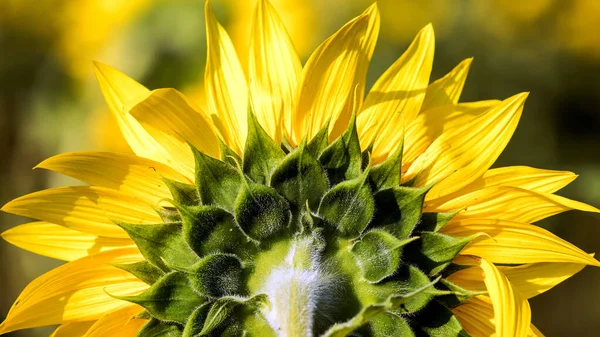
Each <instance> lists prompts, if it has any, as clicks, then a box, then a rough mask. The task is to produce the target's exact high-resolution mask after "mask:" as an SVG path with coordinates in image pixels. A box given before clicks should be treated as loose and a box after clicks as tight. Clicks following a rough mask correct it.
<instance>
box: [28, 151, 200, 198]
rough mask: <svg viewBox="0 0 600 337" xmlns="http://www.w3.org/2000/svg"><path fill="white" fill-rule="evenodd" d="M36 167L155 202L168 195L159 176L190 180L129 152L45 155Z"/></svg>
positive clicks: (184, 180)
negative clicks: (44, 158) (46, 156)
mask: <svg viewBox="0 0 600 337" xmlns="http://www.w3.org/2000/svg"><path fill="white" fill-rule="evenodd" d="M36 168H44V169H47V170H51V171H54V172H58V173H62V174H64V175H67V176H70V177H73V178H75V179H78V180H81V181H83V182H85V183H88V184H90V185H95V186H100V187H107V188H112V189H115V190H119V191H121V192H123V193H124V194H127V195H129V196H132V197H134V198H136V199H139V200H142V201H145V202H148V203H149V204H150V205H156V204H158V202H159V201H160V200H161V199H164V198H171V193H170V192H169V189H168V188H167V186H166V185H165V184H164V182H163V181H162V179H161V177H165V178H169V179H172V180H177V181H181V182H188V183H189V182H191V181H192V180H189V179H187V178H186V177H185V176H183V175H182V174H181V173H178V172H177V171H175V170H174V169H172V168H171V167H169V166H167V165H164V164H161V163H158V162H155V161H152V160H150V159H146V158H142V157H137V156H134V155H130V154H120V153H109V152H75V153H63V154H59V155H56V156H54V157H51V158H48V159H46V160H44V161H43V162H41V163H40V164H38V165H37V166H36Z"/></svg>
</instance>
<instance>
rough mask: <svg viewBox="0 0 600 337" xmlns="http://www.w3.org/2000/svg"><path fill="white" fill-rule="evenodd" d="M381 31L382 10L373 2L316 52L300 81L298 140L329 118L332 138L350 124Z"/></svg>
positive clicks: (296, 122) (319, 126)
mask: <svg viewBox="0 0 600 337" xmlns="http://www.w3.org/2000/svg"><path fill="white" fill-rule="evenodd" d="M378 34H379V10H378V8H377V5H376V4H373V5H371V6H370V7H369V8H368V9H367V10H366V11H365V12H364V13H362V14H361V15H360V16H358V17H356V18H354V19H352V20H351V21H350V22H348V23H347V24H346V25H344V26H343V27H342V28H340V30H338V31H337V32H336V33H335V34H333V35H332V36H330V37H329V38H328V39H327V40H325V41H324V42H323V43H321V45H320V46H319V47H317V49H316V50H315V51H314V52H313V54H312V55H311V56H310V58H309V59H308V61H307V62H306V65H305V66H304V71H303V73H302V80H301V82H300V89H299V90H300V92H299V98H298V105H297V106H296V110H295V113H294V118H293V119H294V135H293V136H294V138H293V140H294V141H295V143H298V142H299V141H300V140H301V139H302V137H303V136H306V137H308V139H311V138H312V137H313V136H314V135H315V134H316V133H317V132H318V131H319V130H320V129H321V128H322V127H323V125H325V123H327V121H329V120H331V123H330V124H329V125H330V138H333V137H336V136H338V135H339V134H341V132H342V131H343V130H344V129H345V128H346V127H347V124H348V121H349V120H350V115H351V113H352V109H353V108H354V103H355V101H356V100H358V101H357V102H356V104H357V105H358V106H360V103H361V102H362V97H363V93H364V90H365V81H366V74H367V68H368V66H369V61H370V60H371V56H372V55H373V50H374V49H375V43H376V42H377V36H378ZM358 106H357V108H358Z"/></svg>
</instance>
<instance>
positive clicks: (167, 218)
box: [155, 207, 181, 223]
mask: <svg viewBox="0 0 600 337" xmlns="http://www.w3.org/2000/svg"><path fill="white" fill-rule="evenodd" d="M155 210H156V213H158V216H160V219H161V220H162V221H163V222H164V223H179V222H181V215H179V212H178V211H177V208H175V207H157V208H156V209H155Z"/></svg>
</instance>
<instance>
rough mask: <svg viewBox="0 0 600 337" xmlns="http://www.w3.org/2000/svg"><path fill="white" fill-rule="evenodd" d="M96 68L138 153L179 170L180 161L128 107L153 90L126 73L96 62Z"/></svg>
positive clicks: (114, 112) (106, 92)
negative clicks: (142, 124) (148, 130)
mask: <svg viewBox="0 0 600 337" xmlns="http://www.w3.org/2000/svg"><path fill="white" fill-rule="evenodd" d="M94 71H95V73H96V78H97V79H98V83H99V84H100V89H101V90H102V94H103V95H104V99H105V100H106V103H107V104H108V107H109V108H110V111H111V112H112V114H113V115H114V116H115V118H116V119H117V123H118V124H119V128H120V129H121V133H123V136H124V137H125V139H126V140H127V143H128V144H129V146H130V147H131V149H132V150H133V152H134V153H135V154H137V155H138V156H140V157H145V158H149V159H152V160H154V161H157V162H161V163H163V164H167V165H169V166H171V167H173V168H175V169H179V165H178V162H177V161H176V160H175V159H174V158H173V157H172V156H171V155H170V154H169V153H168V152H167V151H165V149H164V148H163V147H162V146H161V144H160V143H158V142H157V141H156V140H155V139H154V138H153V137H152V136H151V135H150V134H148V132H146V130H144V128H143V127H142V126H141V125H140V123H139V122H138V121H137V120H136V119H135V118H133V116H131V115H130V114H129V113H128V112H127V111H126V110H125V108H126V106H132V105H135V104H136V103H138V102H140V101H141V100H143V99H144V98H146V96H147V95H149V93H150V91H149V90H148V89H146V87H144V86H143V85H141V84H139V83H138V82H136V81H135V80H133V79H132V78H130V77H128V76H127V75H125V74H123V73H122V72H120V71H118V70H116V69H113V68H111V67H109V66H107V65H105V64H102V63H99V62H94Z"/></svg>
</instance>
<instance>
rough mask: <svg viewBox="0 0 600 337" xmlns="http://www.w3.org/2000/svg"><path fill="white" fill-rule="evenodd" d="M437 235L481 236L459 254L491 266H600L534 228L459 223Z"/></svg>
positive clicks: (499, 223) (495, 221) (507, 223)
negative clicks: (563, 263)
mask: <svg viewBox="0 0 600 337" xmlns="http://www.w3.org/2000/svg"><path fill="white" fill-rule="evenodd" d="M441 232H442V233H444V234H447V235H452V236H460V237H462V236H469V235H473V234H477V233H485V234H486V235H485V236H484V235H481V236H479V237H477V238H475V239H473V241H471V242H470V243H469V244H468V245H467V246H466V247H465V248H463V250H461V252H460V253H461V254H463V255H475V256H479V257H482V258H485V259H487V260H489V261H491V262H494V263H503V264H520V263H536V262H574V263H583V264H589V265H593V266H600V262H598V261H596V259H594V258H593V257H591V256H590V255H588V254H587V253H585V252H584V251H582V250H581V249H579V248H577V247H576V246H575V245H573V244H571V243H569V242H567V241H565V240H563V239H561V238H559V237H558V236H556V235H554V234H552V233H550V232H549V231H547V230H545V229H543V228H541V227H538V226H535V225H530V224H525V223H519V222H514V221H506V220H498V219H462V220H457V221H452V222H451V223H449V224H447V225H446V226H445V227H443V228H442V230H441Z"/></svg>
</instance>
